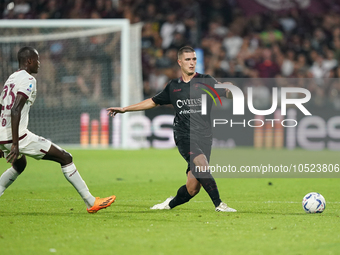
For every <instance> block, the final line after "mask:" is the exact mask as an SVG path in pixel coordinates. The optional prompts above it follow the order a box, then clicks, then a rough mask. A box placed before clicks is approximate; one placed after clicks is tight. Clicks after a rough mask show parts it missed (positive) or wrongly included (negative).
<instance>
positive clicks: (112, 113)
mask: <svg viewBox="0 0 340 255" xmlns="http://www.w3.org/2000/svg"><path fill="white" fill-rule="evenodd" d="M106 110H107V115H110V116H112V117H114V116H116V114H117V113H125V110H124V108H123V107H110V108H107V109H106Z"/></svg>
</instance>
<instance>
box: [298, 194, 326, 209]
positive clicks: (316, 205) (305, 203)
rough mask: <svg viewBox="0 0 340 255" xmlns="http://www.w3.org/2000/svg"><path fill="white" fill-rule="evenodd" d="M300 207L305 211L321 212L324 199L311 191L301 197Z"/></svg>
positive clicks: (324, 205) (324, 204) (323, 206)
mask: <svg viewBox="0 0 340 255" xmlns="http://www.w3.org/2000/svg"><path fill="white" fill-rule="evenodd" d="M302 208H303V210H305V212H306V213H322V212H323V211H324V210H325V208H326V200H325V199H324V197H323V196H322V195H321V194H319V193H316V192H311V193H308V194H307V195H306V196H304V198H303V199H302Z"/></svg>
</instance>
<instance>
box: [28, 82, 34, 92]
mask: <svg viewBox="0 0 340 255" xmlns="http://www.w3.org/2000/svg"><path fill="white" fill-rule="evenodd" d="M32 89H33V84H30V85H29V86H28V88H27V91H29V92H32Z"/></svg>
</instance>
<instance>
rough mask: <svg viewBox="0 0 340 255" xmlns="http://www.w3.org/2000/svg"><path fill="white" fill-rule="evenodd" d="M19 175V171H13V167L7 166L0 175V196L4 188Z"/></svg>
mask: <svg viewBox="0 0 340 255" xmlns="http://www.w3.org/2000/svg"><path fill="white" fill-rule="evenodd" d="M18 176H19V173H18V172H17V171H15V169H14V168H13V167H10V168H8V169H7V170H6V171H5V172H4V173H3V174H2V175H1V176H0V197H1V196H2V194H4V191H5V189H7V188H8V187H9V186H10V185H11V184H12V183H13V182H14V181H15V179H16V178H17V177H18Z"/></svg>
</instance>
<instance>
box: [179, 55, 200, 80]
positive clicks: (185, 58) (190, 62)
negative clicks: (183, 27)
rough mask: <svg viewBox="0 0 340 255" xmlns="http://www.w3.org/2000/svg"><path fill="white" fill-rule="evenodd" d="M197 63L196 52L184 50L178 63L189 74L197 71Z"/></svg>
mask: <svg viewBox="0 0 340 255" xmlns="http://www.w3.org/2000/svg"><path fill="white" fill-rule="evenodd" d="M196 63H197V58H196V52H183V54H182V55H181V56H180V58H179V59H178V64H179V65H180V67H181V70H182V72H183V73H185V74H187V75H189V76H190V75H193V74H194V73H195V69H196Z"/></svg>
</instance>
